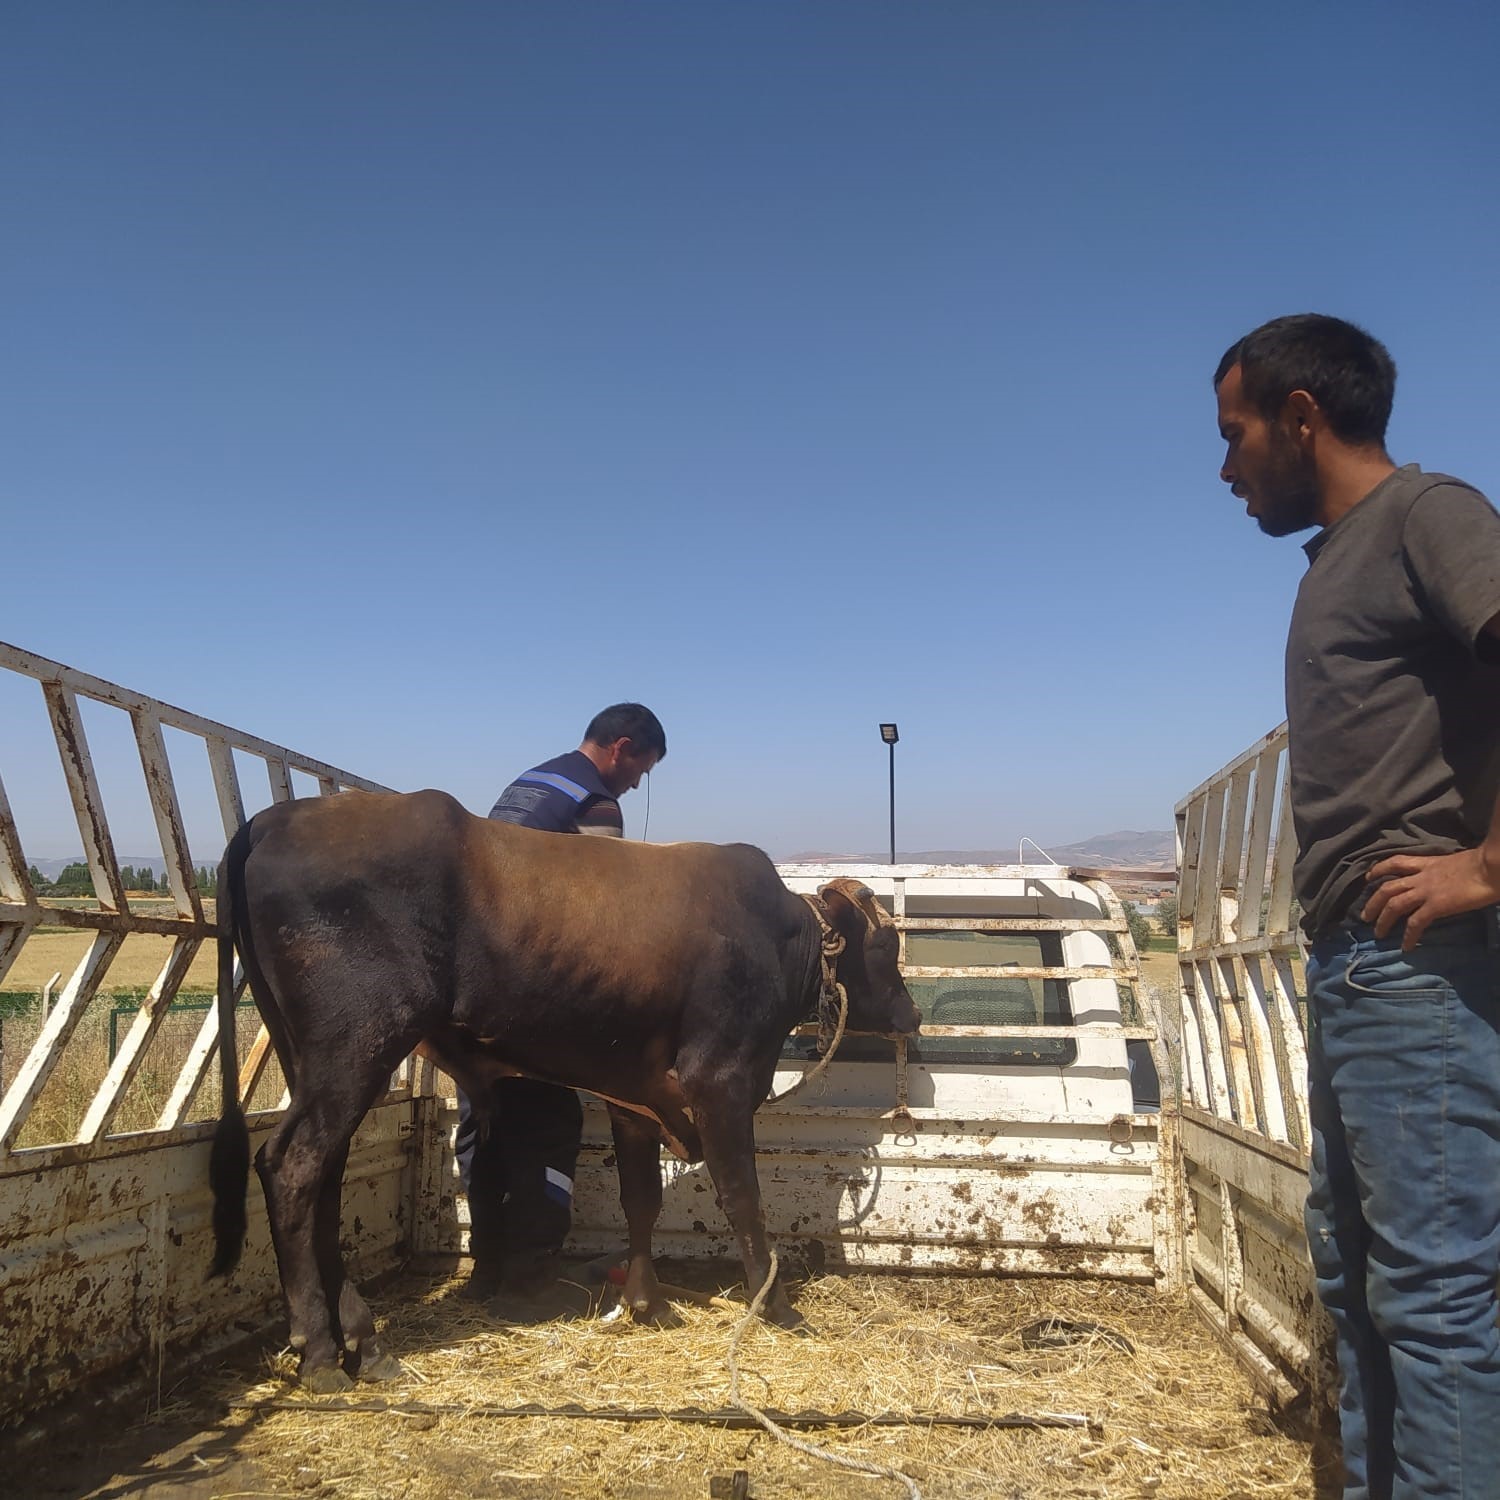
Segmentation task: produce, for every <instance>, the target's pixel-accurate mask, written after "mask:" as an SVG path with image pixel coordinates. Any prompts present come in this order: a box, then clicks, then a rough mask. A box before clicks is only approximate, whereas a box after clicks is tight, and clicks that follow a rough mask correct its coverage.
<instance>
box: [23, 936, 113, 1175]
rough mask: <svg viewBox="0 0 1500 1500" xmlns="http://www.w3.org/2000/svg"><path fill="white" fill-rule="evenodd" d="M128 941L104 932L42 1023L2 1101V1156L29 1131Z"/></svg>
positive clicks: (96, 940) (97, 938)
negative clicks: (30, 1117) (66, 1050)
mask: <svg viewBox="0 0 1500 1500" xmlns="http://www.w3.org/2000/svg"><path fill="white" fill-rule="evenodd" d="M124 941H125V940H124V938H123V937H121V936H120V935H119V934H118V933H114V932H101V933H100V934H99V935H98V936H97V937H95V939H94V941H93V943H92V944H90V946H89V950H88V952H87V953H85V954H84V955H83V957H82V958H81V959H80V960H79V963H78V967H77V968H76V969H74V971H73V975H72V977H71V978H70V979H69V980H68V982H67V985H66V986H65V987H64V989H63V992H62V994H61V995H59V996H58V999H57V1003H56V1004H55V1005H54V1006H53V1007H52V1010H51V1013H50V1014H49V1015H48V1017H47V1019H46V1020H45V1021H44V1022H43V1023H42V1029H41V1030H40V1031H39V1032H38V1033H37V1039H36V1041H35V1042H34V1043H33V1045H32V1048H31V1051H30V1052H29V1053H28V1054H27V1056H26V1061H25V1062H23V1063H22V1064H21V1070H20V1072H19V1073H17V1074H16V1077H15V1080H14V1082H13V1083H12V1084H11V1086H10V1090H9V1092H7V1093H6V1095H5V1097H4V1099H3V1100H0V1156H3V1155H5V1154H6V1153H7V1152H9V1151H10V1150H11V1149H12V1148H13V1147H14V1145H15V1143H16V1140H17V1138H18V1137H19V1136H20V1134H21V1131H22V1130H23V1129H24V1128H25V1125H26V1117H27V1116H28V1115H29V1114H30V1113H31V1107H32V1105H33V1104H35V1103H36V1101H37V1099H38V1097H39V1096H40V1095H41V1092H42V1090H43V1089H44V1088H46V1086H47V1080H48V1079H49V1078H51V1076H52V1073H53V1070H54V1069H55V1068H56V1067H57V1064H58V1062H59V1061H60V1060H61V1058H62V1055H63V1049H64V1048H66V1047H67V1045H68V1042H69V1041H70V1040H71V1038H72V1036H73V1033H74V1032H75V1031H76V1030H77V1029H78V1023H79V1021H81V1020H82V1019H83V1014H84V1012H85V1011H86V1010H87V1009H88V1005H89V1001H90V1000H92V999H93V998H94V992H95V991H96V990H97V989H98V988H99V981H100V980H101V979H103V977H104V972H105V970H106V969H108V968H109V965H110V961H111V960H112V959H113V958H114V956H115V954H116V953H118V952H119V951H120V944H121V943H123V942H124Z"/></svg>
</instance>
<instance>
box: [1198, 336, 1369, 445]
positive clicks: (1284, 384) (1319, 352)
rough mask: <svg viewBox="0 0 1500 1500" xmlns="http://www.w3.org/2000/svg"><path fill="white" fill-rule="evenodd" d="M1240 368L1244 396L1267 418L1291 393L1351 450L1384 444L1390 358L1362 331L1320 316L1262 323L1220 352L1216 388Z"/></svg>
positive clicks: (1277, 409)
mask: <svg viewBox="0 0 1500 1500" xmlns="http://www.w3.org/2000/svg"><path fill="white" fill-rule="evenodd" d="M1235 365H1238V366H1239V367H1240V378H1241V379H1242V381H1243V382H1244V390H1245V399H1246V400H1248V401H1249V402H1250V404H1251V405H1252V406H1254V407H1255V409H1256V410H1257V411H1258V412H1259V413H1260V414H1261V416H1263V417H1265V418H1266V419H1267V420H1270V419H1273V418H1275V417H1277V416H1279V415H1280V413H1281V409H1282V407H1283V406H1285V405H1286V398H1287V397H1288V396H1289V395H1291V393H1292V392H1293V391H1306V392H1307V393H1308V394H1309V395H1310V396H1311V397H1312V398H1313V400H1314V401H1316V402H1317V403H1318V406H1319V409H1320V410H1321V411H1322V413H1323V415H1324V416H1325V417H1327V418H1328V426H1329V427H1330V429H1331V430H1332V432H1333V435H1334V436H1335V437H1337V438H1339V439H1340V440H1341V441H1343V442H1345V443H1348V444H1350V446H1352V447H1358V448H1363V447H1368V446H1371V445H1374V446H1377V447H1384V445H1385V428H1386V423H1388V422H1389V421H1390V419H1391V403H1392V402H1393V400H1394V399H1395V395H1396V363H1395V361H1394V360H1393V359H1392V358H1391V356H1390V354H1389V352H1388V351H1387V349H1386V347H1385V345H1384V344H1382V343H1381V342H1380V340H1379V339H1376V338H1372V337H1371V336H1370V335H1369V334H1368V333H1366V332H1365V331H1364V329H1363V328H1356V327H1355V326H1354V324H1353V323H1346V322H1344V320H1343V319H1342V318H1330V317H1328V316H1326V315H1325V314H1323V313H1295V314H1293V315H1292V316H1291V317H1287V318H1274V319H1272V321H1271V322H1269V323H1262V324H1261V326H1260V327H1259V328H1257V329H1256V330H1255V331H1254V332H1253V333H1247V334H1246V335H1245V337H1244V338H1242V339H1239V340H1237V341H1236V342H1235V343H1233V344H1231V345H1230V346H1229V348H1228V349H1226V350H1225V351H1224V357H1223V359H1221V360H1220V361H1219V368H1218V369H1217V370H1216V371H1214V389H1215V390H1218V388H1219V385H1220V384H1221V382H1222V381H1223V379H1224V377H1225V376H1226V375H1227V374H1228V373H1229V371H1230V369H1231V368H1232V367H1233V366H1235Z"/></svg>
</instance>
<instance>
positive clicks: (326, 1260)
mask: <svg viewBox="0 0 1500 1500" xmlns="http://www.w3.org/2000/svg"><path fill="white" fill-rule="evenodd" d="M348 1159H349V1149H348V1147H347V1146H345V1148H344V1150H343V1151H341V1152H340V1153H339V1155H338V1159H337V1160H336V1161H334V1162H333V1163H331V1164H330V1168H329V1172H328V1175H327V1176H326V1177H325V1179H324V1182H323V1191H322V1193H321V1194H320V1195H319V1197H318V1211H317V1231H316V1232H317V1250H318V1272H319V1275H320V1276H321V1277H322V1280H323V1291H324V1294H325V1295H326V1296H327V1298H328V1304H329V1312H330V1314H331V1315H332V1317H333V1324H334V1329H335V1333H336V1338H337V1341H338V1342H339V1343H342V1345H343V1346H344V1351H345V1353H344V1369H345V1370H346V1371H347V1372H348V1374H350V1375H352V1376H354V1377H355V1378H356V1379H359V1380H394V1379H396V1378H397V1377H398V1376H399V1375H400V1374H401V1373H402V1372H401V1363H400V1361H399V1360H397V1359H396V1358H394V1357H393V1356H392V1355H389V1354H387V1353H386V1352H385V1351H384V1350H383V1349H382V1348H381V1345H380V1340H379V1338H378V1337H377V1336H376V1333H375V1318H374V1316H373V1314H372V1313H371V1312H370V1306H369V1304H368V1303H367V1302H366V1301H365V1299H364V1298H363V1297H362V1296H360V1294H359V1289H358V1288H357V1287H356V1286H355V1285H354V1283H353V1282H352V1281H350V1280H349V1277H348V1273H347V1270H346V1268H345V1266H344V1257H343V1254H342V1252H341V1251H340V1249H339V1222H340V1218H341V1210H342V1207H343V1190H344V1167H345V1165H346V1164H347V1162H348Z"/></svg>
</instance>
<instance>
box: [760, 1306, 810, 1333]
mask: <svg viewBox="0 0 1500 1500" xmlns="http://www.w3.org/2000/svg"><path fill="white" fill-rule="evenodd" d="M766 1321H767V1322H768V1323H774V1324H775V1325H776V1326H777V1327H778V1328H785V1329H786V1331H787V1332H788V1333H796V1334H801V1336H802V1337H803V1338H811V1337H812V1334H813V1330H812V1325H811V1324H810V1323H809V1322H808V1321H807V1319H806V1318H804V1317H803V1316H802V1314H801V1313H799V1312H798V1311H797V1309H796V1308H795V1307H778V1308H776V1309H774V1310H772V1311H768V1312H767V1313H766Z"/></svg>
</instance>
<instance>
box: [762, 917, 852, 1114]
mask: <svg viewBox="0 0 1500 1500" xmlns="http://www.w3.org/2000/svg"><path fill="white" fill-rule="evenodd" d="M802 899H803V900H804V901H805V902H807V906H808V910H809V911H811V912H812V914H813V916H814V917H816V918H817V920H818V930H819V932H820V933H821V934H822V941H821V944H820V951H819V955H818V963H819V967H820V968H821V970H822V974H821V978H820V981H819V984H818V1053H819V1057H818V1061H817V1062H816V1063H815V1064H814V1065H813V1066H812V1067H811V1068H809V1069H808V1070H807V1072H805V1073H804V1074H803V1075H802V1077H801V1078H799V1079H798V1080H797V1082H796V1083H794V1084H793V1085H792V1086H791V1088H789V1089H787V1090H786V1092H785V1093H781V1094H768V1095H767V1096H766V1101H765V1102H766V1103H767V1104H780V1103H781V1101H782V1100H783V1099H790V1098H791V1097H792V1095H793V1094H795V1093H797V1092H798V1091H799V1090H801V1089H805V1088H806V1087H807V1086H808V1084H810V1083H811V1082H812V1081H813V1079H815V1078H817V1077H819V1076H820V1075H821V1074H822V1073H823V1072H824V1071H825V1070H826V1069H827V1067H828V1064H829V1063H831V1062H832V1061H833V1054H834V1053H835V1052H837V1051H838V1046H839V1043H840V1042H841V1041H843V1039H844V1027H845V1025H846V1024H847V1023H848V1020H849V996H848V994H847V993H846V992H845V990H844V987H843V985H841V984H840V983H839V975H838V959H839V954H841V953H842V952H843V951H844V939H843V938H842V936H840V934H838V933H837V932H835V931H834V930H833V928H832V927H831V926H830V925H829V921H828V914H827V912H826V911H825V910H824V907H823V903H822V902H821V901H820V900H819V899H818V898H817V897H816V896H810V895H808V894H807V893H806V892H803V893H802Z"/></svg>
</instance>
